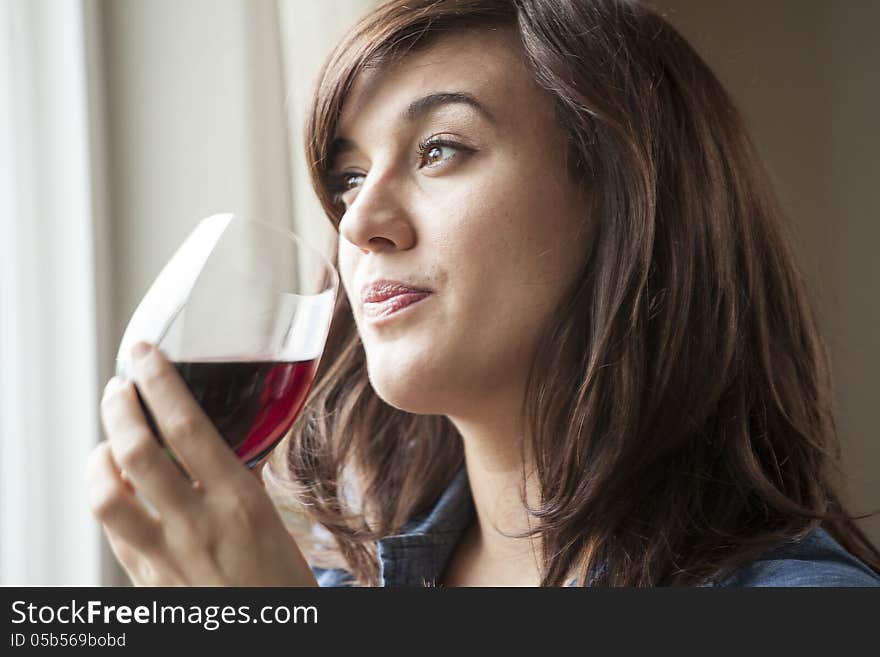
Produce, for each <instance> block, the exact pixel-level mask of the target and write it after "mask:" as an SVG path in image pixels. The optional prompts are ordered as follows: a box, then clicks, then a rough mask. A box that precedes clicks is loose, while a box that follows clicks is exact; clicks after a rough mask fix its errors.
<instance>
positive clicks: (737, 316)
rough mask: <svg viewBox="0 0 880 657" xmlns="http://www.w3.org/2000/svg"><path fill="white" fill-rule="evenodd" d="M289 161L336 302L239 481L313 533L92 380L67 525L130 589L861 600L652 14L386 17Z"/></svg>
mask: <svg viewBox="0 0 880 657" xmlns="http://www.w3.org/2000/svg"><path fill="white" fill-rule="evenodd" d="M306 143H307V144H308V147H307V148H308V153H307V155H308V159H309V162H310V166H311V170H312V177H313V182H314V185H315V189H316V191H317V193H318V195H319V197H320V199H321V201H322V203H323V204H324V207H325V209H326V211H327V214H328V216H329V217H330V218H331V220H332V221H333V222H334V225H335V226H336V227H337V229H338V231H339V236H340V240H339V251H338V264H339V269H340V273H341V276H342V281H343V286H344V289H345V294H344V295H340V300H339V303H338V307H337V309H336V316H335V318H334V325H333V329H332V332H331V336H330V338H329V341H328V347H327V350H326V352H325V355H324V357H323V359H322V365H321V371H320V372H319V375H318V380H317V383H316V386H315V389H314V390H313V392H312V394H311V397H310V401H309V402H308V404H307V407H306V409H305V410H304V411H303V413H302V415H301V417H300V419H299V420H298V422H297V425H296V427H295V428H294V430H293V432H292V434H291V436H290V437H289V439H288V441H287V443H286V447H285V448H283V449H277V450H276V453H275V457H274V461H273V462H272V463H271V464H270V467H269V468H267V470H266V473H265V474H266V480H267V483H268V484H269V485H270V486H271V487H273V488H274V489H275V490H276V493H275V494H276V497H277V495H278V494H279V493H278V492H277V491H282V492H283V491H289V492H290V494H291V495H293V496H295V497H296V501H297V503H298V504H299V505H300V506H301V508H303V509H307V510H308V511H309V513H310V515H311V517H312V519H313V520H314V521H315V523H316V527H317V528H318V529H320V530H321V531H320V532H318V531H316V533H315V536H314V537H313V538H314V540H312V538H310V537H305V536H300V537H299V543H298V544H297V543H296V542H294V540H293V539H292V538H291V537H290V536H289V535H288V534H287V532H286V531H285V529H284V527H283V524H282V522H281V520H280V519H279V516H278V514H277V512H276V511H275V508H274V507H273V506H272V504H271V502H270V501H269V498H268V496H267V495H266V493H265V492H264V490H263V488H262V487H261V486H260V485H259V482H258V481H257V480H256V478H254V477H250V476H249V475H248V473H247V472H246V471H245V470H244V468H243V467H242V466H241V465H240V464H239V463H238V462H237V461H236V460H235V458H234V456H233V454H232V453H231V452H230V451H229V450H228V449H227V448H226V447H225V445H223V444H222V442H221V440H220V438H219V436H217V435H216V432H215V431H214V429H213V427H212V426H211V425H210V423H209V422H208V421H207V420H206V419H205V417H204V416H203V415H202V414H201V412H200V411H199V409H198V407H197V405H196V404H195V403H194V402H193V400H192V398H191V397H190V396H189V395H188V394H187V391H186V388H185V387H184V385H183V384H182V383H181V382H180V380H179V379H177V378H176V376H175V374H174V372H173V369H172V368H170V367H169V366H168V364H167V362H166V361H165V360H164V359H163V358H162V357H161V355H160V354H159V353H158V352H157V351H156V350H155V349H153V348H151V347H149V345H141V346H140V347H141V349H140V351H141V352H142V354H141V358H139V359H138V360H137V363H138V364H137V365H136V371H137V375H138V381H139V387H140V388H141V392H142V394H143V396H144V398H145V399H146V402H147V404H148V405H149V406H150V407H151V409H152V411H153V413H154V415H155V416H156V418H157V421H158V424H159V428H160V430H161V431H162V433H163V435H164V436H165V438H166V440H167V441H168V443H169V444H170V446H171V448H172V449H173V450H174V451H175V452H176V453H177V455H178V456H179V459H180V461H181V462H182V463H183V464H184V465H185V467H186V468H187V469H188V470H189V471H190V473H191V475H192V476H193V478H194V479H195V480H197V481H198V484H196V485H195V486H192V485H190V484H189V483H188V481H187V479H186V478H185V477H184V476H183V475H181V473H179V472H178V471H177V470H176V469H175V466H174V465H173V464H172V462H171V460H170V459H169V458H168V457H167V456H166V455H165V454H164V453H163V452H162V451H161V450H160V449H159V448H158V447H157V444H156V442H155V440H153V438H152V436H151V434H150V433H149V430H148V429H147V428H146V425H145V423H144V420H143V416H142V414H141V412H140V409H139V408H138V405H137V400H136V397H135V396H134V391H133V388H132V386H131V385H130V384H124V383H121V382H117V381H112V382H111V384H110V385H108V393H107V394H106V395H105V399H104V402H103V417H104V422H105V427H106V429H107V433H108V436H109V441H108V443H109V444H107V445H102V446H100V447H99V448H98V449H96V451H95V454H94V458H93V459H92V462H91V465H90V482H91V486H92V491H93V498H92V499H93V509H94V511H95V513H96V515H97V516H98V517H99V518H100V519H101V521H102V522H103V523H104V526H105V529H106V531H107V534H108V537H109V539H110V541H111V544H112V545H113V547H114V550H115V552H116V554H117V555H118V557H119V559H120V561H121V562H122V564H123V565H124V566H125V568H126V569H127V570H128V572H129V574H130V575H131V576H132V579H133V580H134V581H135V582H136V583H146V584H163V583H213V584H296V585H314V584H315V583H319V584H321V585H343V584H364V585H386V586H393V585H410V584H415V585H419V584H433V585H445V586H455V585H484V584H491V585H562V584H568V583H576V584H579V585H585V584H592V585H630V586H631V585H639V586H643V585H736V586H746V585H749V586H751V585H755V586H763V585H811V586H812V585H817V586H825V585H878V584H880V578H878V576H877V572H876V571H878V569H880V553H878V551H877V549H876V548H875V547H874V546H872V545H871V544H870V542H869V541H868V540H867V538H866V537H865V536H864V535H863V534H862V533H861V532H860V531H859V529H858V528H857V527H856V526H855V524H854V523H853V522H852V520H851V519H850V518H849V517H848V516H847V515H846V513H845V512H844V511H843V509H842V507H841V504H840V502H839V499H838V496H837V494H836V493H835V491H834V488H833V486H832V483H831V480H832V475H833V474H834V468H835V467H836V461H835V459H836V453H837V452H836V450H837V445H836V440H837V437H836V429H835V423H834V417H833V412H832V390H831V387H830V373H829V366H828V362H827V355H826V352H825V347H824V345H823V343H822V340H821V338H820V335H819V332H818V328H817V324H816V320H815V318H814V316H813V314H812V311H811V310H810V308H809V305H808V302H807V298H806V294H805V291H804V287H803V283H802V282H801V279H800V277H799V275H798V274H797V271H796V268H795V266H794V264H793V257H792V255H791V253H790V250H789V247H788V245H787V243H786V241H785V239H784V237H783V235H782V232H781V225H780V221H779V218H778V211H777V209H776V207H775V205H774V203H773V200H772V197H771V194H770V192H769V190H768V188H767V183H766V180H765V176H764V174H763V172H762V171H761V168H760V165H759V163H758V159H757V156H756V154H755V149H754V147H753V146H752V144H751V142H750V140H749V139H748V137H747V135H746V133H745V131H744V128H743V125H742V121H741V119H740V118H739V116H738V114H737V113H736V111H735V109H734V108H733V106H732V104H731V102H730V100H729V98H728V97H727V95H726V94H725V92H724V91H723V89H722V88H721V87H720V85H719V83H718V82H717V80H716V79H715V77H714V76H713V75H712V73H711V72H710V71H709V70H708V68H707V67H706V66H705V64H703V62H702V61H701V60H700V58H699V57H698V56H697V55H696V54H695V53H694V52H693V50H692V49H691V48H690V47H689V46H688V45H687V44H686V43H685V42H684V41H683V40H682V39H681V37H679V36H678V35H677V34H676V33H675V32H674V30H673V29H672V28H671V27H670V26H668V25H667V24H666V23H665V22H664V21H663V20H662V19H661V18H659V17H658V16H656V15H655V14H653V13H651V12H650V11H648V10H646V9H644V8H642V7H640V6H638V5H636V4H634V3H631V2H622V1H612V0H567V1H560V0H552V1H551V0H458V1H455V0H441V1H439V2H437V1H433V0H432V1H427V0H424V1H419V2H415V1H413V0H406V1H403V0H393V1H392V2H389V3H387V4H385V5H383V6H381V7H379V8H378V9H376V10H375V11H374V12H373V13H371V14H370V15H369V16H367V17H366V18H365V19H364V20H363V21H362V22H361V23H359V24H358V26H356V27H355V28H354V29H353V30H352V32H351V33H350V34H349V35H348V36H347V37H346V39H345V40H344V41H343V42H342V43H341V44H340V45H339V46H338V48H337V49H336V51H335V52H334V54H333V55H332V56H331V58H330V60H329V61H328V64H327V65H326V67H325V69H324V71H323V73H322V77H321V80H320V85H319V88H318V91H317V93H316V95H315V100H314V105H313V108H312V112H311V116H310V120H309V122H308V126H307V142H306ZM120 470H122V471H124V472H125V475H124V476H123V475H121V474H120ZM285 482H287V485H285ZM136 492H137V493H140V494H141V495H143V496H144V497H146V498H147V499H149V500H150V502H151V503H152V504H153V506H154V507H155V509H156V511H155V513H153V514H151V513H150V512H148V511H146V510H145V509H144V507H143V506H142V505H141V504H140V503H139V502H138V499H137V497H136ZM233 526H234V527H237V530H236V531H233V532H230V531H228V528H229V527H233ZM300 548H302V549H305V550H306V551H307V552H308V555H309V557H308V560H306V559H305V557H303V555H302V552H301V551H300ZM306 561H308V562H309V563H310V564H311V566H312V568H309V567H307V566H306Z"/></svg>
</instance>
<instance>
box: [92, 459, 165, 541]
mask: <svg viewBox="0 0 880 657" xmlns="http://www.w3.org/2000/svg"><path fill="white" fill-rule="evenodd" d="M86 485H87V487H88V500H89V507H90V508H91V510H92V513H93V514H94V515H95V517H96V518H97V519H98V520H99V521H100V522H101V523H102V524H103V525H104V527H105V528H106V529H107V530H109V531H112V532H114V533H115V534H116V535H117V536H119V537H120V538H122V539H123V540H125V541H126V542H127V543H129V544H130V545H132V546H134V547H135V548H137V549H138V550H141V551H150V550H153V549H155V546H156V544H157V543H158V542H159V540H160V539H161V533H160V527H159V524H158V522H157V521H156V519H155V518H153V517H152V516H151V515H150V514H149V513H148V512H147V510H146V509H145V508H144V507H143V505H142V504H141V503H140V502H138V500H137V497H136V496H135V493H134V492H133V491H132V490H131V487H130V486H128V485H127V484H126V482H125V481H123V479H122V477H121V476H120V474H119V469H118V467H117V465H116V463H115V462H114V461H113V456H112V454H111V452H110V446H109V444H108V443H106V442H103V443H101V444H100V445H98V446H97V447H96V448H95V449H94V450H92V453H91V454H90V455H89V460H88V464H87V465H86Z"/></svg>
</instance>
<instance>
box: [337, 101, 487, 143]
mask: <svg viewBox="0 0 880 657" xmlns="http://www.w3.org/2000/svg"><path fill="white" fill-rule="evenodd" d="M454 104H462V105H468V106H470V107H472V108H474V109H475V110H476V111H477V112H478V113H479V114H481V115H482V116H483V118H484V119H486V120H487V121H489V123H494V122H495V117H493V116H492V113H491V112H490V111H489V110H488V109H486V107H485V106H484V105H482V104H481V103H480V102H479V101H478V100H477V99H476V98H474V97H473V96H471V95H470V94H468V93H465V92H463V91H442V92H437V93H431V94H428V95H426V96H422V97H421V98H417V99H416V100H414V101H412V102H411V103H410V104H409V106H407V108H406V109H405V110H404V111H403V113H402V114H401V116H400V118H401V120H402V121H406V122H407V123H413V122H414V121H417V120H418V119H420V118H422V117H423V116H425V115H426V114H429V113H431V112H433V111H434V110H435V109H437V108H438V107H442V106H444V105H454ZM356 148H357V145H356V144H355V143H354V142H353V141H352V140H350V139H347V138H345V137H338V138H336V139H334V140H333V142H332V143H331V145H330V159H331V160H332V159H333V158H335V157H338V156H339V155H342V154H344V153H348V152H350V151H353V150H355V149H356Z"/></svg>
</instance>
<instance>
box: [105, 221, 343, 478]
mask: <svg viewBox="0 0 880 657" xmlns="http://www.w3.org/2000/svg"><path fill="white" fill-rule="evenodd" d="M338 287H339V276H338V274H337V272H336V270H335V268H334V267H333V265H332V264H331V263H330V262H329V261H328V260H327V259H326V258H325V257H324V256H323V255H321V254H320V253H319V252H318V251H317V250H315V249H313V248H311V247H309V246H308V245H307V244H305V242H303V241H302V240H301V239H300V238H299V237H297V236H296V235H294V234H293V233H291V232H290V231H287V230H284V229H282V228H279V227H276V226H273V225H271V224H267V223H262V222H259V221H254V220H250V219H243V218H241V217H237V216H235V215H233V214H217V215H213V216H211V217H208V218H206V219H203V220H202V221H201V222H199V224H198V225H197V226H196V228H195V229H194V230H193V232H192V233H191V234H190V235H189V237H188V238H187V239H186V240H185V241H184V242H183V244H182V245H181V246H180V248H179V249H178V250H177V252H176V253H175V254H174V256H173V257H172V258H171V260H170V261H169V262H168V263H167V264H166V265H165V267H164V268H163V269H162V271H161V272H160V273H159V276H158V277H157V278H156V280H155V281H154V282H153V284H152V286H151V287H150V289H149V290H148V291H147V294H146V295H145V296H144V298H143V300H142V301H141V302H140V304H139V305H138V307H137V309H136V310H135V311H134V314H133V315H132V317H131V320H130V321H129V323H128V327H127V328H126V330H125V334H124V335H123V338H122V342H121V344H120V345H119V352H118V354H117V357H116V372H117V374H119V375H121V376H123V377H125V378H128V379H130V380H135V377H134V375H133V369H132V367H131V361H130V352H131V348H132V346H133V345H134V344H135V343H137V342H140V341H145V342H150V343H152V344H155V345H157V346H158V348H159V349H160V350H161V351H162V352H163V353H164V354H165V356H166V357H167V358H168V359H169V360H170V361H171V362H172V363H173V364H174V367H175V368H176V370H177V371H178V372H179V373H180V375H181V377H182V378H183V380H184V381H185V382H186V385H187V386H188V387H189V389H190V391H191V392H192V395H193V397H194V398H195V399H196V401H197V402H198V403H199V405H200V406H201V407H202V409H203V410H204V411H205V413H206V414H207V416H208V417H209V418H210V419H211V421H212V422H213V423H214V426H215V427H216V428H217V431H218V432H219V433H220V435H221V436H222V437H223V439H224V440H225V441H226V443H227V444H228V445H229V446H230V447H231V448H232V449H233V450H234V451H235V453H236V454H237V455H238V457H239V459H240V460H241V461H243V462H244V463H245V465H247V467H249V468H250V467H253V466H254V465H256V464H257V463H259V462H260V461H261V460H262V459H263V457H264V456H266V455H267V454H268V453H269V452H270V451H271V450H272V448H273V447H274V446H275V445H276V444H277V443H278V442H279V441H280V440H281V438H283V437H284V435H285V434H286V433H287V432H288V430H289V429H290V427H291V426H292V425H293V422H294V420H295V419H296V416H297V414H298V413H299V411H300V409H301V408H302V406H303V402H304V401H305V399H306V396H307V395H308V392H309V389H310V388H311V385H312V381H313V380H314V378H315V372H316V371H317V367H318V362H319V360H320V357H321V353H322V352H323V350H324V344H325V342H326V340H327V333H328V331H329V329H330V322H331V319H332V315H333V306H334V303H335V300H336V294H337V290H338ZM136 383H137V381H136V380H135V384H136ZM138 397H140V393H138ZM141 406H142V407H143V409H144V414H145V416H146V418H147V421H148V423H149V424H150V426H151V428H152V429H153V432H154V434H155V435H156V437H157V439H159V441H160V442H162V436H161V434H160V432H159V430H158V428H157V426H156V424H155V422H154V420H153V418H152V415H151V414H150V412H149V409H148V408H147V406H146V404H144V402H143V399H141ZM163 444H164V443H163Z"/></svg>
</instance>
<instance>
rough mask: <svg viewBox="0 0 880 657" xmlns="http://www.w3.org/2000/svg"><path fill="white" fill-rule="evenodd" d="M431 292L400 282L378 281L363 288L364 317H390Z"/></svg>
mask: <svg viewBox="0 0 880 657" xmlns="http://www.w3.org/2000/svg"><path fill="white" fill-rule="evenodd" d="M431 293H432V292H431V290H429V289H427V288H423V287H416V286H414V285H410V284H408V283H402V282H400V281H389V280H385V279H382V280H376V281H372V282H370V283H367V284H366V285H364V286H363V288H361V302H362V304H363V309H364V316H366V317H369V318H374V319H376V318H381V317H388V316H389V315H392V314H394V313H396V312H398V311H400V310H403V309H404V308H406V307H407V306H411V305H412V304H414V303H417V302H418V301H421V300H422V299H425V298H426V297H428V296H430V295H431Z"/></svg>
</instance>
